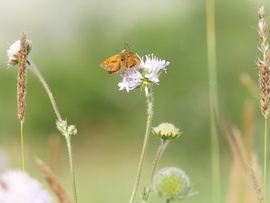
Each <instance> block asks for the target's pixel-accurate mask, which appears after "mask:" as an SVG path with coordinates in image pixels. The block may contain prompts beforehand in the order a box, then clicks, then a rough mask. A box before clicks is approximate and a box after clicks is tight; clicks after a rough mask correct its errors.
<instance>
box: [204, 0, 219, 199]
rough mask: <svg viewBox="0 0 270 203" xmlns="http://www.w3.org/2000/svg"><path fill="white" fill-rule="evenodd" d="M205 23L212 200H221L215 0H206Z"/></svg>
mask: <svg viewBox="0 0 270 203" xmlns="http://www.w3.org/2000/svg"><path fill="white" fill-rule="evenodd" d="M206 24H207V55H208V77H209V102H210V129H211V157H212V187H213V191H212V194H213V200H212V201H213V202H214V203H216V202H221V197H220V191H221V190H220V150H219V139H218V135H217V128H216V122H215V117H216V118H218V116H219V114H218V93H217V86H216V83H217V65H216V41H215V0H207V2H206Z"/></svg>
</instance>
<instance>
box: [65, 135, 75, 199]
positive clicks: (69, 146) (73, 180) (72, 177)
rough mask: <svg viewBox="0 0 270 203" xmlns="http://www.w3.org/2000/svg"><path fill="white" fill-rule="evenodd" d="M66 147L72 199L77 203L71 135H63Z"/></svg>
mask: <svg viewBox="0 0 270 203" xmlns="http://www.w3.org/2000/svg"><path fill="white" fill-rule="evenodd" d="M65 138H66V142H67V148H68V157H69V165H70V172H71V179H72V191H73V201H74V203H77V190H76V180H75V170H74V164H73V156H72V147H71V136H70V135H65Z"/></svg>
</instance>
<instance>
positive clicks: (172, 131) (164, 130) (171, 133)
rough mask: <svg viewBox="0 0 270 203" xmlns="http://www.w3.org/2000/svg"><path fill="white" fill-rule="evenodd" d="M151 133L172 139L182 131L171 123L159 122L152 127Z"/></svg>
mask: <svg viewBox="0 0 270 203" xmlns="http://www.w3.org/2000/svg"><path fill="white" fill-rule="evenodd" d="M153 133H154V134H155V135H156V136H157V137H159V138H161V139H164V140H172V139H175V138H177V137H179V136H180V135H181V133H182V132H180V130H179V129H178V128H176V127H175V126H174V125H173V124H171V123H161V124H159V126H157V127H155V128H153Z"/></svg>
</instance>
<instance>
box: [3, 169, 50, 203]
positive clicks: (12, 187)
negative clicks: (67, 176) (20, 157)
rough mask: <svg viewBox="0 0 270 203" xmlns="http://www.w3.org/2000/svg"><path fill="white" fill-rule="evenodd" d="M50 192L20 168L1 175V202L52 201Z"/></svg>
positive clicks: (41, 202)
mask: <svg viewBox="0 0 270 203" xmlns="http://www.w3.org/2000/svg"><path fill="white" fill-rule="evenodd" d="M50 202H52V200H51V197H50V195H49V193H48V192H47V191H46V190H43V189H42V187H41V184H40V183H39V182H38V181H37V180H35V179H33V178H31V177H30V176H29V175H28V174H27V173H25V172H22V171H20V170H11V171H7V172H5V173H3V174H1V175H0V203H50Z"/></svg>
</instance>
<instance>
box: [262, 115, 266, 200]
mask: <svg viewBox="0 0 270 203" xmlns="http://www.w3.org/2000/svg"><path fill="white" fill-rule="evenodd" d="M264 121H265V122H264V160H263V163H264V164H263V196H264V202H266V193H267V192H266V182H267V181H266V180H267V119H265V120H264Z"/></svg>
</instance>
